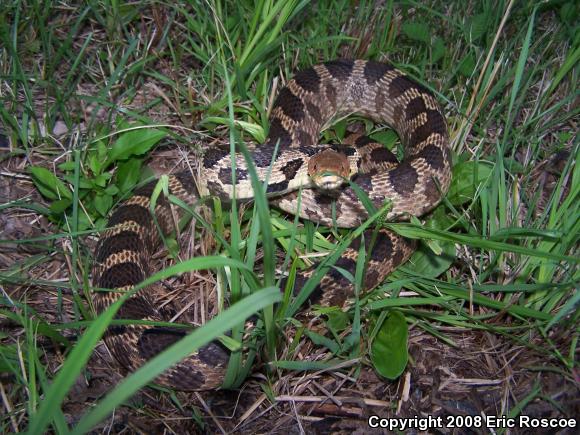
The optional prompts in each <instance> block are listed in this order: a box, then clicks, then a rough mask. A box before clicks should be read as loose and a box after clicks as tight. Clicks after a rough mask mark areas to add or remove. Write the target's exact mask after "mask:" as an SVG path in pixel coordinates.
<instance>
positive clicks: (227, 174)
mask: <svg viewBox="0 0 580 435" xmlns="http://www.w3.org/2000/svg"><path fill="white" fill-rule="evenodd" d="M218 177H219V179H220V180H228V181H229V180H231V179H232V168H231V167H230V168H221V169H220V170H219V174H218ZM247 179H248V171H247V170H245V169H242V168H237V167H236V181H244V180H247Z"/></svg>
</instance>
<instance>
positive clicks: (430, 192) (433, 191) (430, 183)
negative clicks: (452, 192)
mask: <svg viewBox="0 0 580 435" xmlns="http://www.w3.org/2000/svg"><path fill="white" fill-rule="evenodd" d="M425 196H426V197H427V198H430V199H431V200H433V199H434V198H439V197H440V196H441V191H440V189H439V187H437V183H436V182H435V180H433V179H432V178H428V179H427V181H425Z"/></svg>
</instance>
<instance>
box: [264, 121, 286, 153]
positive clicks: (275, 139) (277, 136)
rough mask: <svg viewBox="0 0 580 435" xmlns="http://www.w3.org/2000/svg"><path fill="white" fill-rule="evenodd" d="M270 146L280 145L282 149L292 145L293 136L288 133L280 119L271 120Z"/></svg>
mask: <svg viewBox="0 0 580 435" xmlns="http://www.w3.org/2000/svg"><path fill="white" fill-rule="evenodd" d="M267 142H268V143H269V144H271V145H275V144H276V143H278V144H279V146H280V147H287V146H288V145H290V144H291V143H292V136H290V133H289V132H288V131H286V129H285V128H284V126H283V125H282V122H281V121H280V120H279V119H278V118H273V119H271V120H270V132H269V134H268V141H267Z"/></svg>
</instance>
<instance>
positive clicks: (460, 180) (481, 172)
mask: <svg viewBox="0 0 580 435" xmlns="http://www.w3.org/2000/svg"><path fill="white" fill-rule="evenodd" d="M492 171H493V166H492V165H490V164H489V163H485V162H474V161H468V162H463V163H459V164H458V165H455V167H454V168H453V172H452V176H451V177H452V178H451V186H450V187H449V191H448V192H447V199H448V200H449V201H450V202H451V204H453V205H461V204H465V203H466V202H469V201H471V200H473V198H474V197H475V192H476V190H477V189H478V188H479V187H480V184H481V183H484V182H485V181H486V180H487V179H488V177H489V176H490V175H491V173H492Z"/></svg>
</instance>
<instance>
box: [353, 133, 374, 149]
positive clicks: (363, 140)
mask: <svg viewBox="0 0 580 435" xmlns="http://www.w3.org/2000/svg"><path fill="white" fill-rule="evenodd" d="M370 143H375V140H374V139H371V138H370V137H369V136H367V135H366V134H363V135H362V136H359V137H357V138H356V140H355V141H354V144H355V145H356V146H357V147H358V148H362V147H364V146H366V145H368V144H370Z"/></svg>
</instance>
